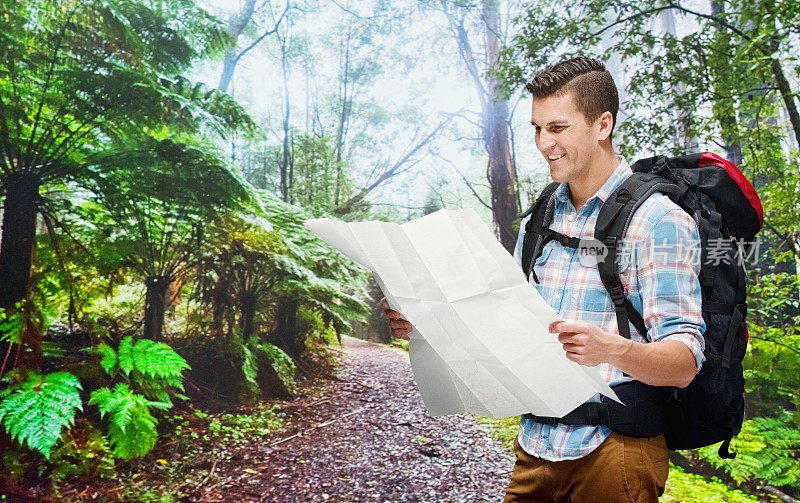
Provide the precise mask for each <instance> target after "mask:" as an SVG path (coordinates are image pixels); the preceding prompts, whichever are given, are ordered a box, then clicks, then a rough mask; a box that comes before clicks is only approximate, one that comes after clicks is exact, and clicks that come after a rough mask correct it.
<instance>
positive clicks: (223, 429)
mask: <svg viewBox="0 0 800 503" xmlns="http://www.w3.org/2000/svg"><path fill="white" fill-rule="evenodd" d="M278 408H279V407H278V405H271V406H270V405H266V404H263V403H260V404H259V405H258V407H257V408H256V409H255V410H254V411H251V412H248V413H247V414H223V415H222V416H220V417H218V418H216V417H215V418H213V419H212V420H211V421H210V422H209V424H208V430H209V432H210V433H211V434H212V435H213V436H214V437H217V438H218V439H219V440H220V441H221V442H222V443H223V444H224V445H236V444H244V443H247V442H252V441H253V439H257V438H259V437H261V436H264V435H268V434H270V433H272V432H274V431H276V430H279V429H280V428H281V427H283V419H282V418H281V417H280V416H279V415H278V414H277V413H276V411H277V410H278Z"/></svg>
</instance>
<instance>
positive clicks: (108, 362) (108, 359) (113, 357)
mask: <svg viewBox="0 0 800 503" xmlns="http://www.w3.org/2000/svg"><path fill="white" fill-rule="evenodd" d="M97 352H98V353H99V354H100V366H101V367H103V370H105V371H106V374H108V375H110V376H113V375H114V366H115V365H116V364H117V353H116V351H114V349H113V348H112V347H111V346H109V345H108V344H106V343H102V344H100V345H99V346H97Z"/></svg>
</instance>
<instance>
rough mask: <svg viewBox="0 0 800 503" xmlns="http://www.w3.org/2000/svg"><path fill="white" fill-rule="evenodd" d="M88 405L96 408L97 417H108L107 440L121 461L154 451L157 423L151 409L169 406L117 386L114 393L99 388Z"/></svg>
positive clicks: (125, 386)
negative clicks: (97, 410) (98, 411)
mask: <svg viewBox="0 0 800 503" xmlns="http://www.w3.org/2000/svg"><path fill="white" fill-rule="evenodd" d="M89 404H90V405H97V406H98V407H99V409H100V417H101V418H103V417H105V416H106V414H108V416H109V428H108V438H109V440H110V441H111V443H112V445H113V447H114V455H115V456H117V457H119V458H122V459H131V458H135V457H142V456H144V455H145V454H147V452H148V451H149V450H150V449H152V448H153V446H154V445H155V443H156V439H157V438H158V433H157V432H156V422H157V421H156V419H155V418H154V417H153V416H152V414H151V413H150V408H151V407H154V408H159V409H166V408H168V407H169V406H170V404H166V403H163V402H153V401H150V400H147V399H146V398H145V397H144V396H142V395H138V394H136V393H134V392H132V391H131V389H130V388H129V387H128V385H127V384H124V383H119V384H117V385H116V386H115V387H114V390H113V391H112V390H110V389H108V388H100V389H98V390H95V391H93V392H92V395H91V398H90V399H89Z"/></svg>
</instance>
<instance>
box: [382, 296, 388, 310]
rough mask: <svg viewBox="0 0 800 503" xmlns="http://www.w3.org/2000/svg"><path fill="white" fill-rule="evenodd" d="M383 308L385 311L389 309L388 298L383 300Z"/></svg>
mask: <svg viewBox="0 0 800 503" xmlns="http://www.w3.org/2000/svg"><path fill="white" fill-rule="evenodd" d="M381 306H383V308H384V309H389V302H388V301H387V300H386V297H383V298H381Z"/></svg>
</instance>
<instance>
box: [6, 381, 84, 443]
mask: <svg viewBox="0 0 800 503" xmlns="http://www.w3.org/2000/svg"><path fill="white" fill-rule="evenodd" d="M80 389H81V385H80V383H79V382H78V379H77V378H76V377H75V376H73V375H72V374H70V373H68V372H53V373H51V374H45V375H41V374H36V373H31V374H30V375H29V377H28V379H27V380H25V381H23V382H21V383H19V384H16V385H14V386H11V387H10V388H8V389H7V390H4V391H2V392H0V398H2V403H0V424H2V425H3V428H5V430H6V431H7V432H8V434H9V435H11V437H12V438H13V439H14V440H16V441H17V442H19V443H20V444H25V445H27V446H28V447H29V448H30V449H32V450H35V451H38V452H40V453H42V454H43V455H44V456H45V457H46V458H48V459H49V458H50V451H51V449H52V448H53V446H54V445H55V444H56V442H58V439H59V438H60V437H61V430H62V429H63V428H64V427H65V426H70V425H71V424H72V423H73V421H74V419H75V409H79V410H83V405H82V403H81V397H80V392H79V390H80Z"/></svg>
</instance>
